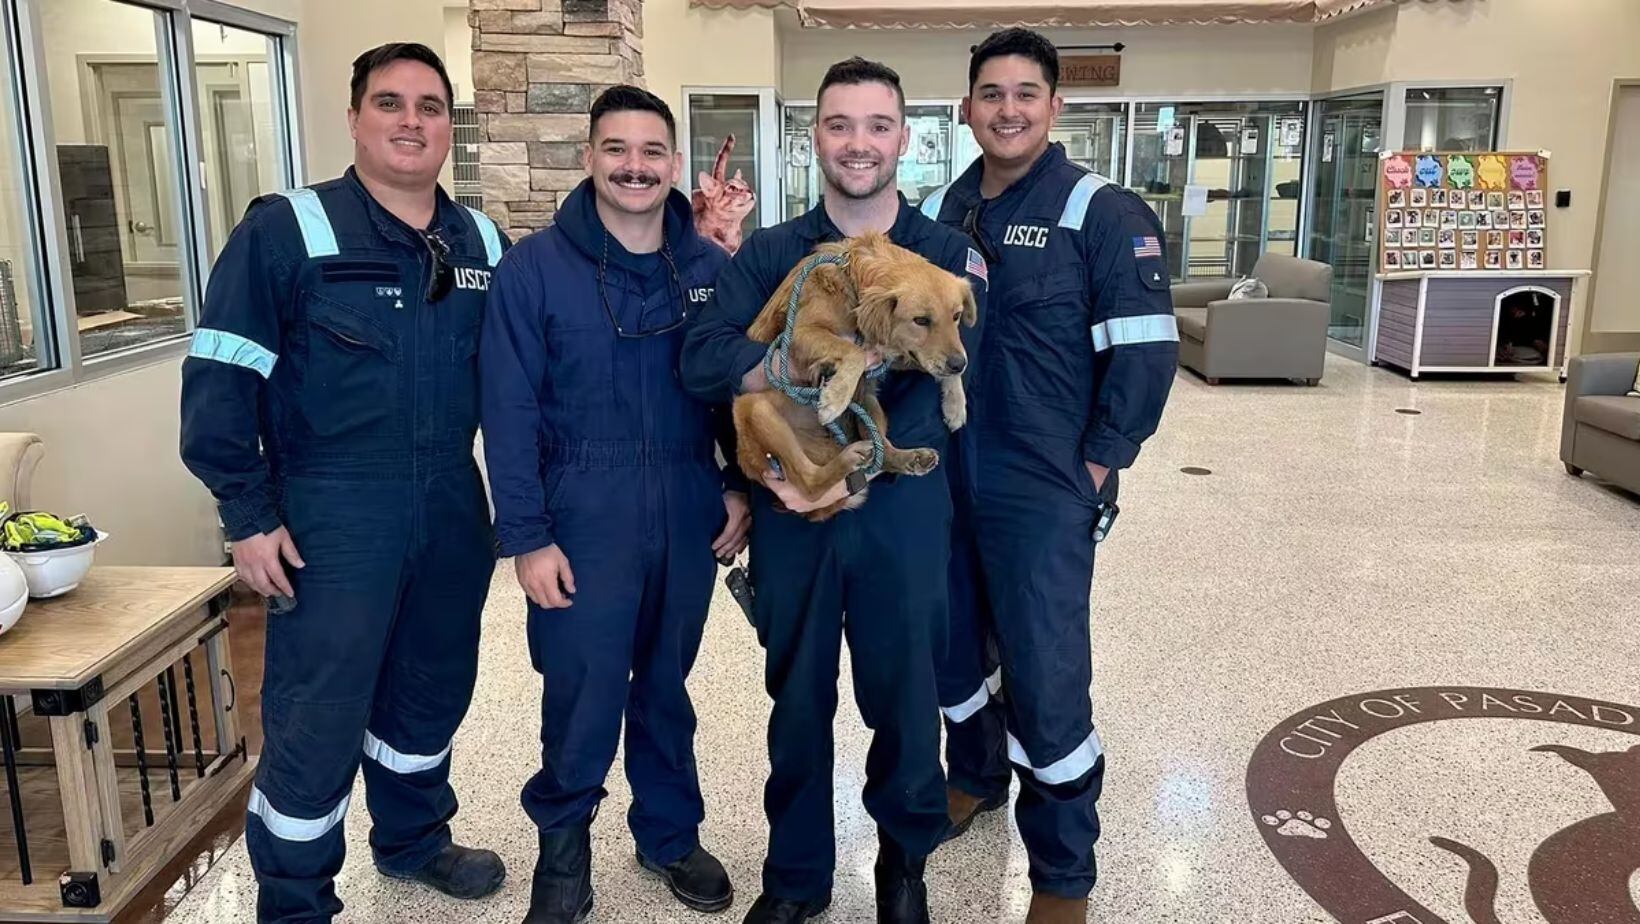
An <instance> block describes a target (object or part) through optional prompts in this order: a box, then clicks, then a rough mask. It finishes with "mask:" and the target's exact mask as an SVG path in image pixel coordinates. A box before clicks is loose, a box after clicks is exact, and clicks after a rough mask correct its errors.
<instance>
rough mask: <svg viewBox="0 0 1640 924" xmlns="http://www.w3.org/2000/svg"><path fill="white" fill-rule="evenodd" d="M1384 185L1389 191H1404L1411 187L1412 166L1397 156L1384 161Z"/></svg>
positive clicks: (1403, 158)
mask: <svg viewBox="0 0 1640 924" xmlns="http://www.w3.org/2000/svg"><path fill="white" fill-rule="evenodd" d="M1384 184H1385V185H1386V186H1388V187H1389V188H1390V189H1406V188H1407V187H1408V186H1411V185H1412V165H1411V164H1410V163H1407V159H1406V158H1405V157H1401V156H1399V155H1397V156H1395V157H1391V158H1390V159H1389V160H1386V161H1384Z"/></svg>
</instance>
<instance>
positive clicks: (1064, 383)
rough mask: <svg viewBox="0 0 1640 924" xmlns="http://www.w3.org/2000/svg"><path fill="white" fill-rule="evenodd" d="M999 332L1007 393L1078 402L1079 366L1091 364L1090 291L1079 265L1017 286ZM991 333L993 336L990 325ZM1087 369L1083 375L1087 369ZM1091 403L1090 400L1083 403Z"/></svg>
mask: <svg viewBox="0 0 1640 924" xmlns="http://www.w3.org/2000/svg"><path fill="white" fill-rule="evenodd" d="M1011 294H1012V298H1010V299H1009V300H1008V307H1007V309H1006V311H1005V312H1003V314H1005V315H1006V317H1007V320H1006V322H1005V323H1004V324H1001V325H998V327H1001V328H1003V329H1002V330H998V331H997V332H996V336H997V339H998V340H1000V341H1002V344H1001V345H1002V349H1001V350H1000V351H998V352H999V353H1001V354H1002V355H1001V356H999V359H1000V360H1001V361H1002V363H1003V366H1004V368H1003V369H1002V370H1000V371H1001V374H1002V375H1004V376H1006V377H1007V381H1008V384H1007V394H1008V395H1009V396H1010V397H1013V398H1015V399H1018V398H1021V397H1026V396H1029V397H1030V398H1031V399H1032V401H1033V403H1036V402H1039V401H1040V400H1041V399H1048V400H1050V401H1052V400H1055V399H1057V400H1059V401H1068V402H1072V403H1074V402H1075V401H1076V400H1077V397H1078V396H1079V394H1080V380H1079V378H1078V376H1077V372H1078V370H1082V369H1083V367H1085V366H1086V365H1087V362H1088V360H1087V359H1085V358H1084V356H1083V354H1084V353H1088V352H1090V351H1091V348H1090V347H1089V345H1088V344H1089V340H1088V309H1087V295H1086V292H1085V290H1084V289H1083V273H1082V270H1081V269H1080V268H1078V267H1071V268H1067V269H1059V270H1052V271H1049V272H1046V273H1044V274H1042V275H1041V276H1038V277H1036V278H1035V279H1031V280H1029V281H1027V282H1025V283H1022V284H1020V285H1019V286H1017V287H1016V288H1015V289H1014V291H1013V293H1011ZM986 336H988V337H989V336H991V333H990V332H989V331H987V334H986ZM1086 374H1087V372H1086V371H1085V370H1084V371H1083V372H1082V375H1084V376H1085V375H1086ZM1081 407H1082V408H1083V410H1085V409H1086V403H1085V401H1084V402H1083V404H1082V405H1081Z"/></svg>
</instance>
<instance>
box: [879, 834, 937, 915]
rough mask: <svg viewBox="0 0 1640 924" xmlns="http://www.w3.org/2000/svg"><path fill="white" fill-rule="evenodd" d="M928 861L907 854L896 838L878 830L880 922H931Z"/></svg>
mask: <svg viewBox="0 0 1640 924" xmlns="http://www.w3.org/2000/svg"><path fill="white" fill-rule="evenodd" d="M927 862H928V858H927V857H911V856H907V855H906V852H905V849H904V848H902V847H901V846H900V845H899V844H897V843H895V841H894V839H893V838H891V837H889V836H888V835H887V834H885V833H883V832H882V831H880V830H879V831H878V832H877V867H876V873H877V924H929V922H928V886H927V885H926V884H924V883H923V867H924V866H925V865H926V864H927Z"/></svg>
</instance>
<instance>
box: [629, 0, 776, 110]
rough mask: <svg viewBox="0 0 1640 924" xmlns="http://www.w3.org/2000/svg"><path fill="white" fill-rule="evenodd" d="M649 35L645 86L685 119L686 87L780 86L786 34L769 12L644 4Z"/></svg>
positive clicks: (673, 0)
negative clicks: (782, 40) (784, 36)
mask: <svg viewBox="0 0 1640 924" xmlns="http://www.w3.org/2000/svg"><path fill="white" fill-rule="evenodd" d="M643 36H644V37H643V70H644V82H645V83H646V84H647V85H648V88H649V91H650V92H651V93H654V94H655V95H656V96H659V97H660V98H661V99H663V100H665V101H666V104H667V105H668V106H671V107H672V111H673V112H674V113H676V114H677V115H678V117H679V118H680V119H681V118H682V116H683V87H685V86H723V87H773V86H778V85H779V83H780V57H781V41H780V34H779V32H778V31H777V29H776V25H775V15H774V13H772V12H770V11H769V10H764V9H751V10H709V9H704V8H701V7H690V6H689V0H644V4H643ZM680 140H681V139H680Z"/></svg>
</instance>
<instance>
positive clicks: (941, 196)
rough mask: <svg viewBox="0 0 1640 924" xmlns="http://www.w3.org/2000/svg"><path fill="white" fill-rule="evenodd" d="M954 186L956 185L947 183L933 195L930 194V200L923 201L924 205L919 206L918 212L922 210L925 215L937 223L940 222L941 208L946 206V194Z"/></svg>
mask: <svg viewBox="0 0 1640 924" xmlns="http://www.w3.org/2000/svg"><path fill="white" fill-rule="evenodd" d="M953 185H954V184H952V183H947V184H945V185H944V186H941V187H940V188H939V189H936V190H934V191H933V192H932V193H929V195H928V198H926V199H924V200H923V201H922V205H919V206H917V208H918V210H920V211H921V212H922V213H923V215H925V216H927V217H929V218H932V219H934V220H935V221H939V220H940V206H942V205H944V204H945V194H946V192H947V191H948V190H950V189H951V187H952V186H953Z"/></svg>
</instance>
